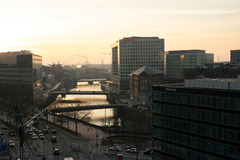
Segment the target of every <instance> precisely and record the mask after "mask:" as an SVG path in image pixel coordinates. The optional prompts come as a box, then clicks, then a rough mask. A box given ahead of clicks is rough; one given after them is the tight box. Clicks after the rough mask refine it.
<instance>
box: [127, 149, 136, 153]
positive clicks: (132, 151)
mask: <svg viewBox="0 0 240 160" xmlns="http://www.w3.org/2000/svg"><path fill="white" fill-rule="evenodd" d="M127 152H129V153H137V148H129V149H127Z"/></svg>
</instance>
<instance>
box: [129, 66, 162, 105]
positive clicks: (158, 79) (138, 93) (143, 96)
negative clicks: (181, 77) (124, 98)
mask: <svg viewBox="0 0 240 160" xmlns="http://www.w3.org/2000/svg"><path fill="white" fill-rule="evenodd" d="M162 81H163V72H162V71H161V70H159V69H156V68H153V67H149V66H143V67H141V68H139V69H138V70H136V71H133V72H132V73H131V74H130V75H129V92H130V93H129V95H130V99H131V100H133V101H135V102H136V103H141V104H146V105H150V104H151V101H152V85H157V84H161V83H162Z"/></svg>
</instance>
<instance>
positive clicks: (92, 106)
mask: <svg viewBox="0 0 240 160" xmlns="http://www.w3.org/2000/svg"><path fill="white" fill-rule="evenodd" d="M119 107H128V105H126V104H105V105H104V104H103V105H91V106H79V105H77V106H73V107H61V108H55V109H52V110H51V112H53V113H61V112H73V111H82V110H93V109H105V108H119Z"/></svg>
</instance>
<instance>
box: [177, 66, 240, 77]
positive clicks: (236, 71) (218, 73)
mask: <svg viewBox="0 0 240 160" xmlns="http://www.w3.org/2000/svg"><path fill="white" fill-rule="evenodd" d="M238 75H240V63H239V64H230V63H211V64H205V65H204V66H197V67H195V68H191V69H184V70H183V71H182V78H183V79H197V78H237V77H238Z"/></svg>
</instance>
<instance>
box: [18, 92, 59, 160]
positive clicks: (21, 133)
mask: <svg viewBox="0 0 240 160" xmlns="http://www.w3.org/2000/svg"><path fill="white" fill-rule="evenodd" d="M61 99H62V96H58V97H57V99H56V100H55V101H54V102H53V103H52V104H50V105H49V106H48V107H46V108H45V109H43V110H42V111H41V112H39V113H38V114H36V115H35V116H33V117H32V118H31V119H30V120H28V121H27V122H26V123H24V124H23V122H22V117H21V114H20V112H19V108H18V105H14V111H15V114H16V123H17V128H18V133H19V143H20V148H19V152H20V160H23V142H24V126H26V125H28V124H29V123H31V122H32V121H33V120H34V119H36V118H41V117H43V116H44V114H46V113H48V112H49V111H50V110H51V109H52V108H53V107H54V106H55V105H56V104H57V103H58V102H60V101H61Z"/></svg>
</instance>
